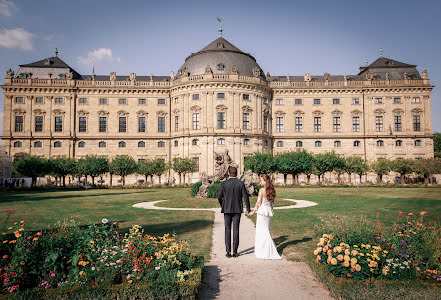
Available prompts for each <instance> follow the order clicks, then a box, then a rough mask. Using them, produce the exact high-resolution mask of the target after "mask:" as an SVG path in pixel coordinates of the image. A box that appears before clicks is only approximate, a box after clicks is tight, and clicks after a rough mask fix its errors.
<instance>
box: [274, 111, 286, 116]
mask: <svg viewBox="0 0 441 300" xmlns="http://www.w3.org/2000/svg"><path fill="white" fill-rule="evenodd" d="M274 114H275V115H276V116H283V115H284V114H285V112H284V111H282V110H278V111H276V112H275V113H274Z"/></svg>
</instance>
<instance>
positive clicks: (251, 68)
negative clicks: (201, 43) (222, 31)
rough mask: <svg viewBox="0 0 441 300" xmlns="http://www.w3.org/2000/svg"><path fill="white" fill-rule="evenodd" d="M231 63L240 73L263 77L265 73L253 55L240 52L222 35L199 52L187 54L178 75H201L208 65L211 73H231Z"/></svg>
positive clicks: (232, 71) (233, 71)
mask: <svg viewBox="0 0 441 300" xmlns="http://www.w3.org/2000/svg"><path fill="white" fill-rule="evenodd" d="M233 65H234V66H235V69H236V70H237V73H238V74H240V75H249V76H256V75H257V77H261V78H265V74H264V73H263V71H262V69H261V68H260V66H259V65H258V64H257V62H256V59H255V58H254V57H252V56H251V55H250V54H249V53H244V52H242V51H241V50H239V49H238V48H236V47H235V46H234V45H232V44H231V43H230V42H229V41H227V40H226V39H224V38H222V37H220V38H218V39H217V40H215V41H213V42H211V43H210V44H209V45H208V46H206V47H205V48H204V49H202V50H200V51H199V52H197V53H192V54H191V55H190V56H188V57H187V58H186V59H185V63H184V64H183V65H182V67H181V68H180V69H179V71H178V77H182V76H185V75H202V74H205V73H206V72H207V71H209V69H208V67H209V68H210V69H211V72H213V74H231V73H235V70H234V68H233ZM232 69H233V70H232Z"/></svg>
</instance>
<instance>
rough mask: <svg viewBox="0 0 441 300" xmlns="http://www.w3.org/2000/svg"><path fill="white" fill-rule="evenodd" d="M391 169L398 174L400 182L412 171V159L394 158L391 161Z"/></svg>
mask: <svg viewBox="0 0 441 300" xmlns="http://www.w3.org/2000/svg"><path fill="white" fill-rule="evenodd" d="M391 169H392V171H394V172H397V173H398V174H400V183H404V181H403V180H404V177H405V176H406V175H407V174H410V173H412V172H413V171H414V160H413V159H411V158H402V157H399V158H396V159H394V160H393V161H392V162H391Z"/></svg>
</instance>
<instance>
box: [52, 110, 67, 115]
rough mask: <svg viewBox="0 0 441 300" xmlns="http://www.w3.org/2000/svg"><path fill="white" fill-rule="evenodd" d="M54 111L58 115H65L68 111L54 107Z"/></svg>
mask: <svg viewBox="0 0 441 300" xmlns="http://www.w3.org/2000/svg"><path fill="white" fill-rule="evenodd" d="M52 113H53V114H54V115H58V116H60V115H64V114H65V113H66V112H65V111H64V110H61V109H54V110H53V111H52Z"/></svg>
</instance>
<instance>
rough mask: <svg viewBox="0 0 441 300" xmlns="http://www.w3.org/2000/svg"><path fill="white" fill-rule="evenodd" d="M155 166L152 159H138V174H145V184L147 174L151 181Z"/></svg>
mask: <svg viewBox="0 0 441 300" xmlns="http://www.w3.org/2000/svg"><path fill="white" fill-rule="evenodd" d="M154 168H155V166H154V163H153V161H152V160H150V159H147V160H140V161H138V170H137V173H138V174H142V175H144V176H145V183H146V184H147V182H148V179H149V176H150V179H151V182H152V183H153V175H155V170H154Z"/></svg>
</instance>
